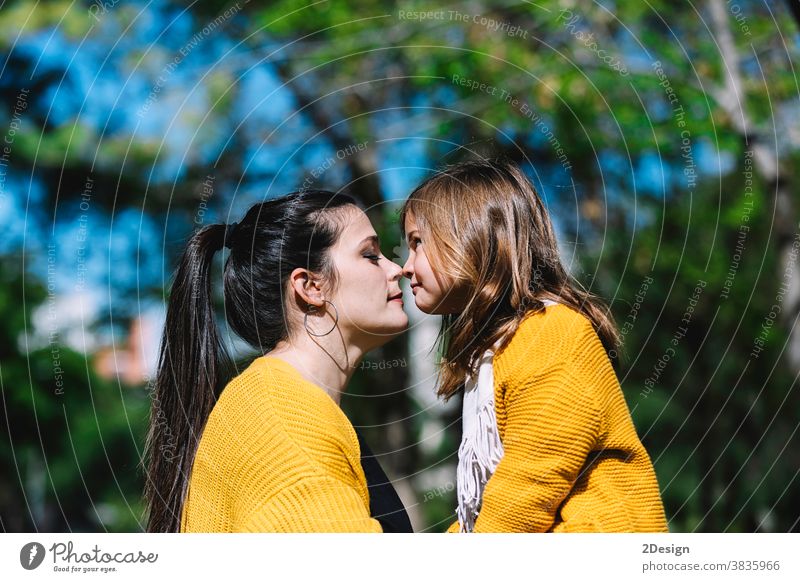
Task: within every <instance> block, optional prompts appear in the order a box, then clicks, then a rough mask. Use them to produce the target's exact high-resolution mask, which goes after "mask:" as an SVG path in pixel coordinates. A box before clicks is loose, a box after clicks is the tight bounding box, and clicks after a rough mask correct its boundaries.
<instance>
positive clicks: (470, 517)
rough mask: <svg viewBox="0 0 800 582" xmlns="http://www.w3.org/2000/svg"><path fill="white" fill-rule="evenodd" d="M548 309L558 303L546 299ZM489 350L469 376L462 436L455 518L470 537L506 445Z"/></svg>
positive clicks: (492, 350)
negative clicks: (500, 421) (499, 420)
mask: <svg viewBox="0 0 800 582" xmlns="http://www.w3.org/2000/svg"><path fill="white" fill-rule="evenodd" d="M543 303H544V304H545V307H547V306H548V305H554V304H555V301H550V300H549V299H544V300H543ZM496 348H497V344H495V345H494V346H493V347H492V349H489V350H486V351H485V352H484V353H483V356H481V359H480V361H479V362H478V374H477V377H473V376H470V375H467V378H466V381H465V384H464V408H463V413H462V417H461V422H462V424H463V435H462V437H461V445H460V446H459V447H458V470H457V473H456V476H457V487H456V493H457V496H458V507H457V508H456V515H457V516H458V522H459V524H460V526H461V528H460V531H461V532H467V533H470V532H472V530H473V529H474V527H475V520H476V519H477V518H478V513H479V512H480V509H481V501H482V500H483V490H484V488H485V487H486V482H487V481H489V478H490V477H491V476H492V475H493V474H494V471H495V469H496V468H497V465H498V463H500V459H502V458H503V443H502V441H501V440H500V433H499V431H498V429H497V416H496V414H495V408H494V370H493V367H492V360H493V359H494V349H496Z"/></svg>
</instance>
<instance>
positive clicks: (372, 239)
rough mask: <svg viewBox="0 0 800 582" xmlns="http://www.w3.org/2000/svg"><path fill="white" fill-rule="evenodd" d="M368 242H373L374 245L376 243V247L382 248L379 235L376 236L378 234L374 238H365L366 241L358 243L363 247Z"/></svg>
mask: <svg viewBox="0 0 800 582" xmlns="http://www.w3.org/2000/svg"><path fill="white" fill-rule="evenodd" d="M367 241H372V242H374V243H375V244H376V245H378V246H380V243H381V241H380V239H379V238H378V235H376V234H373V235H372V236H368V237H367V238H365V239H364V240H362V241H361V242H360V243H358V244H359V245H362V244H364V243H365V242H367Z"/></svg>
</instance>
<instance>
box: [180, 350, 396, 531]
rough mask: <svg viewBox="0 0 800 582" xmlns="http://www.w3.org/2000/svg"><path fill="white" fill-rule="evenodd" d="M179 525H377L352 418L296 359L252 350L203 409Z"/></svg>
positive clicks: (288, 528)
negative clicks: (240, 369)
mask: <svg viewBox="0 0 800 582" xmlns="http://www.w3.org/2000/svg"><path fill="white" fill-rule="evenodd" d="M181 531H182V532H380V531H381V526H380V523H378V521H376V520H375V519H372V518H371V517H370V512H369V493H368V489H367V481H366V478H365V476H364V471H363V469H362V467H361V452H360V447H359V444H358V437H357V436H356V433H355V431H354V429H353V426H352V424H351V423H350V421H349V420H348V419H347V417H346V416H345V415H344V413H343V412H342V410H341V409H340V408H339V407H338V406H337V405H336V403H335V402H334V401H333V399H331V397H330V396H328V394H326V393H325V392H324V390H323V389H322V388H320V387H318V386H316V385H314V384H312V383H310V382H308V381H306V380H305V379H304V378H303V377H302V375H301V374H300V373H299V372H298V371H297V370H296V369H295V368H294V367H293V366H291V365H290V364H288V363H286V362H284V361H283V360H280V359H278V358H274V357H269V356H262V357H260V358H257V359H256V360H255V361H254V362H253V363H252V364H251V365H250V366H249V367H248V368H247V369H246V370H245V371H244V372H242V373H241V374H240V375H238V376H237V377H236V378H234V379H233V380H231V382H230V383H229V384H228V385H227V387H226V388H225V390H223V392H222V394H221V395H220V398H219V400H218V401H217V403H216V405H215V406H214V409H213V410H212V412H211V415H210V416H209V419H208V423H207V424H206V427H205V429H204V431H203V435H202V437H201V439H200V445H199V448H198V451H197V455H196V457H195V460H194V464H193V466H192V472H191V476H190V481H189V489H188V493H187V497H186V500H185V504H184V508H183V513H182V515H181Z"/></svg>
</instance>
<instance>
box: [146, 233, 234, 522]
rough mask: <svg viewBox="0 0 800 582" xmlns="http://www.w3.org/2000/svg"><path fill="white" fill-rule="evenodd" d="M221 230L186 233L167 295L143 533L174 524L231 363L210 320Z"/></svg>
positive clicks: (149, 442) (222, 238)
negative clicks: (187, 237)
mask: <svg viewBox="0 0 800 582" xmlns="http://www.w3.org/2000/svg"><path fill="white" fill-rule="evenodd" d="M225 231H226V228H225V225H222V224H214V225H211V226H207V227H205V228H203V229H202V230H199V231H198V232H196V233H195V234H194V235H193V236H192V238H191V239H190V240H189V244H188V246H187V248H186V251H185V252H184V253H183V256H182V257H181V259H180V263H179V265H178V269H177V272H176V274H175V281H174V283H173V286H172V292H171V293H170V298H169V304H168V307H167V317H166V322H165V327H164V333H163V336H162V340H161V349H160V354H159V361H158V372H157V375H156V379H155V386H154V395H153V403H152V404H153V405H152V410H151V415H150V430H149V432H148V435H147V442H146V445H145V456H146V457H147V458H148V460H149V464H148V468H147V482H146V484H145V500H146V503H147V505H148V507H149V509H150V512H149V520H148V523H147V531H148V532H162V533H163V532H177V531H179V529H180V518H181V509H182V506H183V500H184V498H185V495H186V489H187V486H188V482H189V481H188V477H189V472H190V470H191V466H192V462H193V460H194V456H195V452H196V451H197V445H198V442H199V440H200V435H201V434H202V431H203V427H204V426H205V423H206V421H207V420H208V416H209V414H211V409H212V408H213V407H214V403H215V402H216V401H217V397H218V396H219V393H220V391H221V389H222V379H223V378H222V377H223V372H224V371H227V369H228V368H227V367H228V366H229V365H230V358H229V357H228V355H227V353H226V352H225V348H224V346H223V345H222V342H221V340H220V335H219V332H218V331H217V325H216V323H215V321H214V309H213V303H212V296H211V279H210V277H209V273H210V270H211V262H212V259H213V258H214V254H215V253H216V252H217V251H218V250H220V249H222V247H223V244H224V242H225Z"/></svg>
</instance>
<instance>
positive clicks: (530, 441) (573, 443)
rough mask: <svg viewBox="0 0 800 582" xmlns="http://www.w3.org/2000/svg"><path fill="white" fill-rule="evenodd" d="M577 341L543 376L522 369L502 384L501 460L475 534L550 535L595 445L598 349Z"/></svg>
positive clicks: (532, 369) (533, 369) (583, 338)
mask: <svg viewBox="0 0 800 582" xmlns="http://www.w3.org/2000/svg"><path fill="white" fill-rule="evenodd" d="M590 331H591V330H590ZM592 333H593V332H592ZM580 336H581V337H580V338H576V341H574V342H573V341H570V342H568V343H569V344H570V345H571V347H570V349H565V348H566V347H567V346H564V344H561V345H562V346H563V347H562V348H560V349H558V351H559V352H561V353H559V354H558V355H557V357H556V358H555V359H553V360H551V363H550V364H549V365H548V366H547V368H546V369H545V370H537V369H536V367H535V363H534V364H532V365H524V366H520V367H519V368H518V369H516V370H515V371H514V373H513V374H511V375H509V377H507V378H505V379H504V381H505V382H507V383H508V386H507V388H506V391H505V398H504V405H505V408H506V415H507V419H506V427H505V435H504V438H503V446H504V449H505V453H504V456H503V459H502V460H501V461H500V463H499V464H498V466H497V469H496V471H495V473H494V475H493V476H492V477H491V478H490V479H489V481H488V483H487V484H486V489H485V491H484V495H483V503H482V506H481V510H480V514H479V516H478V518H477V520H476V523H475V528H474V531H475V532H545V531H548V530H549V529H550V528H551V527H552V525H553V523H554V521H555V517H556V512H557V510H558V507H559V505H560V504H561V502H562V501H563V500H564V499H565V497H566V496H567V495H568V494H569V492H570V490H571V488H572V486H573V484H574V483H575V481H576V480H577V479H578V477H579V473H580V471H581V468H582V467H583V466H584V464H585V461H586V459H587V456H588V455H589V453H590V451H591V450H592V448H593V447H594V446H595V444H596V443H597V442H598V439H599V438H600V431H601V426H600V424H601V415H600V410H599V407H598V405H597V403H596V401H595V398H594V394H593V389H592V383H593V382H592V373H591V371H590V370H591V369H592V367H593V366H594V365H595V363H594V362H593V361H592V360H593V355H594V354H595V352H596V350H594V349H591V350H589V352H587V351H586V346H587V343H586V340H587V339H588V338H587V335H586V334H585V333H581V334H580ZM598 341H599V340H598ZM534 362H535V360H534Z"/></svg>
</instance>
